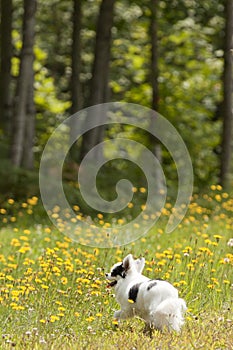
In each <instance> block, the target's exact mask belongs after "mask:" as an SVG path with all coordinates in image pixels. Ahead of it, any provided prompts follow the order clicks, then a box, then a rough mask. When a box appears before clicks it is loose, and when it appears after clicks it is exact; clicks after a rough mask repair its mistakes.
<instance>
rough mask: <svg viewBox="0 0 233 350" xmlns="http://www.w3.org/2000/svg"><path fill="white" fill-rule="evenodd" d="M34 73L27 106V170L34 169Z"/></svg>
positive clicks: (24, 153) (24, 160) (32, 73)
mask: <svg viewBox="0 0 233 350" xmlns="http://www.w3.org/2000/svg"><path fill="white" fill-rule="evenodd" d="M33 87H34V72H33V70H32V71H31V77H30V80H29V85H28V97H27V105H26V123H25V135H24V149H23V159H22V166H23V167H24V168H25V169H29V170H32V169H33V168H34V152H33V146H34V138H35V114H36V111H35V104H34V88H33Z"/></svg>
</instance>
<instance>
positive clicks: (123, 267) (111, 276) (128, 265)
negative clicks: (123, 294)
mask: <svg viewBox="0 0 233 350" xmlns="http://www.w3.org/2000/svg"><path fill="white" fill-rule="evenodd" d="M144 266H145V259H144V258H139V259H136V260H134V258H133V256H132V254H129V255H127V256H126V257H125V258H124V260H123V261H122V262H120V263H117V264H115V265H113V267H112V269H111V272H110V273H106V278H107V279H108V280H109V281H111V282H110V283H109V284H108V286H109V287H113V286H115V285H116V284H117V282H118V281H119V280H123V279H125V278H126V277H127V276H129V275H131V276H132V275H133V274H141V273H142V270H143V268H144Z"/></svg>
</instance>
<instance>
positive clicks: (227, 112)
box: [220, 0, 233, 188]
mask: <svg viewBox="0 0 233 350" xmlns="http://www.w3.org/2000/svg"><path fill="white" fill-rule="evenodd" d="M225 14H226V26H225V43H224V71H223V132H222V153H221V170H220V183H221V185H222V186H223V187H224V188H227V187H228V186H229V175H230V163H231V155H232V148H231V146H232V145H231V143H232V108H233V103H232V98H233V73H232V69H233V0H226V5H225Z"/></svg>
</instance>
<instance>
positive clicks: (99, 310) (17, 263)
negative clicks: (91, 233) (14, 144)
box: [0, 186, 233, 350]
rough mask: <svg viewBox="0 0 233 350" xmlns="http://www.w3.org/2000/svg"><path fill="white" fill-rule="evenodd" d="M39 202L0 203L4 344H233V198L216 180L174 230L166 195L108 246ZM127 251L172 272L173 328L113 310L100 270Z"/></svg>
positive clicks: (149, 271) (159, 274)
mask: <svg viewBox="0 0 233 350" xmlns="http://www.w3.org/2000/svg"><path fill="white" fill-rule="evenodd" d="M40 206H41V204H40V203H39V200H38V198H37V197H31V198H28V200H27V201H25V202H23V203H18V202H17V203H16V202H15V201H14V200H13V199H8V201H7V202H6V203H5V204H4V205H2V207H1V209H0V215H1V223H2V225H1V226H2V228H1V231H0V235H1V244H0V267H1V268H0V286H1V287H0V327H1V334H2V336H1V348H2V349H12V348H15V349H59V348H60V349H61V348H62V349H93V350H94V349H129V350H133V349H140V350H141V349H142V350H143V349H165V350H166V349H232V339H233V318H232V294H233V293H232V292H233V284H232V283H233V281H232V275H233V274H232V265H233V240H232V237H233V235H232V225H233V215H232V211H233V209H232V208H233V199H232V198H231V197H230V196H229V195H228V194H227V193H224V192H223V191H222V190H221V187H220V186H211V189H210V192H209V194H208V195H207V194H204V195H199V196H194V197H193V199H192V202H191V204H190V206H189V209H188V212H187V214H186V216H185V218H184V219H183V221H182V222H181V223H180V225H179V226H178V227H177V228H176V229H175V231H173V232H172V233H169V234H168V233H166V232H165V226H166V222H167V218H168V217H169V215H170V213H171V205H170V204H169V203H167V204H166V207H165V209H164V210H163V215H162V219H161V220H160V221H159V222H158V223H157V225H156V226H155V227H154V228H153V229H152V230H151V231H150V232H149V233H148V234H147V235H145V236H143V237H141V238H140V239H138V240H137V241H135V242H133V243H130V244H128V245H126V246H121V247H115V248H111V249H101V248H91V247H87V246H82V245H79V244H78V243H76V242H73V241H72V240H71V239H70V238H69V237H68V236H65V235H62V234H61V233H60V232H59V231H58V230H57V229H56V228H55V227H54V226H52V225H51V224H50V223H49V221H46V220H44V222H42V223H41V222H40V221H39V217H40V214H38V213H39V212H40V210H41V209H40ZM76 209H77V208H76ZM77 215H78V213H77ZM97 219H98V220H101V224H102V225H103V222H104V220H105V219H104V217H102V216H101V215H99V217H97ZM128 253H132V254H133V255H134V256H135V257H139V256H144V257H145V258H146V266H145V270H144V274H145V275H147V276H148V277H150V278H162V279H166V280H169V281H170V282H171V283H173V285H174V286H176V287H177V288H178V289H179V292H180V296H181V297H182V298H184V299H185V300H186V302H187V306H188V311H187V313H186V315H185V325H184V326H183V328H182V331H181V332H180V333H179V334H177V333H175V332H171V333H169V332H168V331H166V330H164V331H163V332H162V333H160V332H157V331H154V333H153V336H152V338H150V337H149V336H147V335H144V334H143V328H144V325H143V322H142V321H141V320H140V319H137V318H135V319H131V320H127V321H122V322H121V323H120V324H117V322H116V321H115V320H114V319H113V313H114V310H116V309H118V305H117V303H116V301H115V298H114V290H113V289H109V288H107V281H106V280H105V272H107V271H109V269H110V267H111V266H112V265H113V264H114V263H115V262H117V261H121V260H122V259H123V258H124V256H125V255H126V254H128Z"/></svg>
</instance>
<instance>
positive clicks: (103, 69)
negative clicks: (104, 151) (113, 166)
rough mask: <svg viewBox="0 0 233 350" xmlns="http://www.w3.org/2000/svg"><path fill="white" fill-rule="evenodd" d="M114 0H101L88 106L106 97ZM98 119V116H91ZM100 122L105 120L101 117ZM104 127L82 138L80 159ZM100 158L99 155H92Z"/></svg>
mask: <svg viewBox="0 0 233 350" xmlns="http://www.w3.org/2000/svg"><path fill="white" fill-rule="evenodd" d="M114 3H115V0H102V3H101V5H100V12H99V17H98V23H97V30H96V44H95V57H94V63H93V70H92V79H91V86H90V98H89V104H90V106H93V105H96V104H100V103H104V102H106V101H107V96H108V80H109V64H110V50H111V30H112V26H113V11H114ZM91 117H92V118H100V116H98V115H97V116H94V115H92V116H91ZM101 118H102V120H103V119H104V118H105V116H104V115H102V116H101ZM104 129H105V128H104V127H103V126H101V127H97V128H94V129H93V130H91V131H88V132H87V133H86V134H85V135H84V136H83V141H82V149H81V159H82V158H83V157H84V156H85V155H86V154H87V153H88V151H90V150H91V149H92V148H93V147H94V146H95V145H97V144H98V143H99V142H101V140H102V139H103V135H104ZM93 156H94V157H95V156H96V157H101V156H102V155H101V154H97V155H94V154H93Z"/></svg>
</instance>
